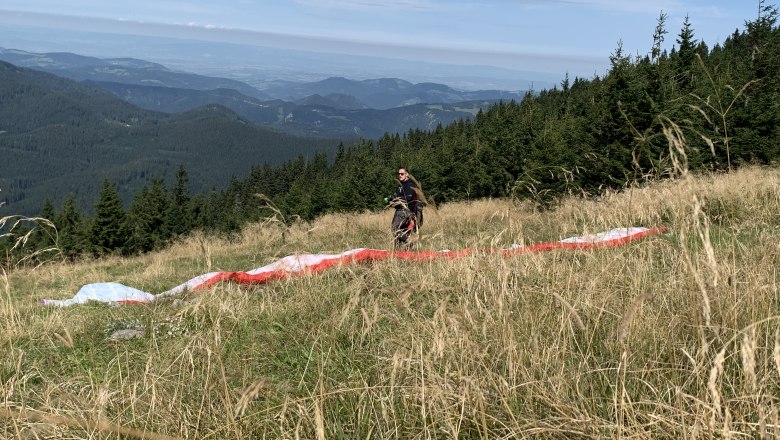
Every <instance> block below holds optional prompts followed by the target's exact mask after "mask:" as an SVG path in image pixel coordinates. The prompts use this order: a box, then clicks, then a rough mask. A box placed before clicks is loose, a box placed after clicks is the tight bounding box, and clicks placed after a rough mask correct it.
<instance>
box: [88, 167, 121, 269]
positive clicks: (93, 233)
mask: <svg viewBox="0 0 780 440" xmlns="http://www.w3.org/2000/svg"><path fill="white" fill-rule="evenodd" d="M129 235H130V234H129V231H128V227H127V214H126V213H125V210H124V208H123V207H122V201H121V199H120V198H119V192H118V191H117V188H116V185H115V184H113V183H111V182H110V181H109V180H108V179H104V180H103V189H102V190H101V191H100V198H99V199H98V201H97V203H96V204H95V218H94V220H93V222H92V227H91V230H90V236H89V241H90V244H91V245H92V251H93V252H94V253H95V254H97V255H102V254H107V253H112V252H117V251H120V252H124V251H126V246H127V244H128V239H129Z"/></svg>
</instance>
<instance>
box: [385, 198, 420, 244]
mask: <svg viewBox="0 0 780 440" xmlns="http://www.w3.org/2000/svg"><path fill="white" fill-rule="evenodd" d="M412 203H415V204H416V206H417V209H416V212H414V211H412V210H411V209H409V205H408V204H407V203H406V200H404V199H403V198H401V197H396V198H394V199H393V200H391V201H390V206H391V207H393V208H395V215H394V216H393V223H392V228H393V248H394V249H396V250H411V249H412V248H413V247H414V239H415V237H417V232H418V231H419V229H420V227H421V226H422V224H423V211H422V206H421V205H422V204H421V203H420V201H419V200H417V197H415V198H414V200H412Z"/></svg>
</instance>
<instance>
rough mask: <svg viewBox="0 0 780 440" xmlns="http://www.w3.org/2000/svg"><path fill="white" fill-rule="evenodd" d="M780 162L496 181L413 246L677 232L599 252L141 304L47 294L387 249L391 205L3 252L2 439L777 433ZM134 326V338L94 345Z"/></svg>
mask: <svg viewBox="0 0 780 440" xmlns="http://www.w3.org/2000/svg"><path fill="white" fill-rule="evenodd" d="M777 176H778V175H777V172H776V170H774V169H758V168H749V169H744V170H740V171H738V172H736V173H734V174H731V175H717V176H699V177H696V178H694V179H683V180H679V181H676V182H658V183H655V184H651V185H648V186H646V187H644V188H640V189H633V190H632V191H631V192H624V193H617V194H612V195H608V196H606V197H604V198H602V199H601V200H599V201H584V200H580V199H576V198H572V199H568V200H566V201H564V202H563V203H561V204H560V206H558V207H557V208H556V209H555V210H552V211H546V212H543V213H540V212H537V211H535V210H533V209H532V207H531V206H530V205H526V204H523V203H513V202H510V201H506V200H485V201H478V202H470V203H461V204H454V205H445V206H442V207H440V208H439V209H438V210H437V211H432V210H431V211H430V212H429V213H427V216H426V225H425V229H424V230H423V234H422V238H421V240H420V242H419V245H420V248H421V249H423V250H428V249H432V250H438V249H443V248H449V249H460V248H463V247H477V248H482V247H508V246H509V245H510V244H512V243H524V244H532V243H537V242H541V241H547V240H558V239H561V238H564V237H566V236H571V235H577V234H581V233H590V232H600V231H604V230H607V229H611V228H613V227H619V226H635V225H644V226H666V227H668V228H669V233H667V234H664V235H662V236H654V237H648V238H646V239H644V240H641V241H638V242H634V243H630V244H628V245H625V246H622V247H617V248H609V249H598V250H594V251H568V250H558V251H553V252H546V253H540V254H522V255H516V256H511V257H506V258H504V257H501V256H499V255H495V254H486V253H475V254H472V255H469V256H466V257H464V258H461V259H457V260H446V261H444V260H439V261H429V262H421V263H412V262H403V261H398V260H385V261H380V262H375V263H371V264H361V265H349V266H344V267H339V268H332V269H329V270H328V271H326V272H323V273H320V274H317V275H310V276H302V277H294V278H290V279H287V280H282V281H278V282H274V283H270V284H267V285H259V286H257V285H256V286H238V285H234V284H230V283H224V284H219V285H216V286H214V287H213V288H211V289H209V290H205V291H199V292H190V293H187V294H186V295H181V296H179V297H168V298H164V299H161V300H159V301H157V302H155V303H153V304H150V305H144V306H122V307H111V306H107V305H102V304H88V305H82V306H74V307H70V308H66V309H49V308H43V307H41V306H39V305H37V304H36V301H37V300H38V299H40V298H67V297H70V296H71V295H72V294H73V293H75V292H76V291H77V290H78V288H79V287H81V286H82V285H83V284H86V283H89V282H98V281H118V282H122V283H125V284H127V285H131V286H133V287H137V288H141V289H143V290H146V291H151V292H161V291H164V290H167V289H169V288H171V287H173V286H174V285H177V284H179V283H181V282H184V281H186V280H187V279H189V278H191V277H193V276H196V275H200V274H202V273H206V272H208V271H215V270H249V269H252V268H255V267H259V266H262V265H265V264H268V263H270V262H272V261H274V260H276V259H278V258H280V257H284V256H286V255H289V254H293V253H308V252H326V253H336V252H341V251H344V250H346V249H350V248H354V247H373V248H387V247H388V246H389V244H390V238H389V231H388V223H389V221H390V214H389V213H388V212H379V213H365V214H360V215H349V216H346V215H344V216H339V215H330V216H326V217H323V218H321V219H318V220H316V221H315V222H313V223H310V224H308V223H299V224H295V225H293V226H290V227H289V228H286V227H281V226H279V225H269V224H264V225H252V226H250V227H248V228H247V229H246V230H245V231H244V233H243V234H242V237H241V239H240V240H233V241H222V240H218V239H204V238H202V237H200V238H199V237H193V238H191V239H189V240H187V241H184V242H182V243H180V244H177V245H176V246H174V247H172V248H170V249H167V250H165V251H161V252H159V253H156V254H151V255H147V256H143V257H135V258H128V259H121V258H112V259H107V260H101V261H85V262H80V263H75V264H66V263H53V264H50V265H47V266H43V267H39V268H37V269H26V268H19V269H16V270H14V271H13V272H11V273H10V274H8V276H7V277H6V278H3V279H2V280H3V281H2V282H0V287H2V288H0V353H2V355H0V396H2V397H3V403H2V404H0V409H2V411H0V421H1V422H0V438H19V437H22V438H35V436H36V435H38V436H39V437H42V438H43V437H46V436H48V437H49V438H90V439H103V438H105V439H114V438H120V437H122V436H124V437H125V438H133V437H135V438H143V435H147V437H146V438H164V437H163V436H171V437H175V438H214V439H224V438H236V439H239V438H344V439H352V438H448V439H449V438H527V437H532V438H561V439H568V438H623V437H631V438H653V439H655V438H675V439H677V438H712V437H729V436H731V437H750V438H760V437H761V436H762V435H765V436H767V437H769V436H771V435H775V434H773V433H775V432H776V431H777V430H778V429H780V422H779V421H778V419H779V416H778V411H777V409H776V408H778V405H777V404H778V402H780V387H779V386H778V385H780V334H779V333H778V331H777V328H778V327H777V325H778V323H779V322H780V314H778V304H780V294H779V292H778V287H777V267H780V255H779V254H780V253H778V252H777V250H776V248H777V243H778V241H779V239H780V228H778V227H777V222H778V220H777V218H778V216H777V213H778V212H780V202H779V201H778V198H777V197H774V196H771V194H773V193H774V194H777V189H778V188H780V180H779V179H778V177H777ZM744 182H749V184H747V183H744ZM697 206H698V208H697ZM347 219H350V221H352V222H354V223H353V224H352V225H351V227H349V228H338V227H334V225H339V224H343V222H345V221H346V220H347ZM134 322H138V323H140V324H142V325H143V326H144V327H145V328H146V330H147V331H146V336H145V337H143V338H140V339H133V340H128V341H110V340H107V338H106V336H107V333H108V330H109V329H111V328H116V327H117V326H122V325H126V324H127V323H134ZM721 352H722V353H723V355H722V357H721V356H719V353H721ZM23 409H24V410H25V411H26V412H22V410H23ZM56 417H60V418H59V419H57V418H56ZM79 421H81V422H83V423H87V424H89V426H90V428H88V429H84V428H83V427H82V428H79V427H78V425H77V424H76V422H79ZM101 423H102V424H101ZM123 430H124V431H123ZM142 432H146V433H147V434H143V435H142ZM724 433H725V434H724Z"/></svg>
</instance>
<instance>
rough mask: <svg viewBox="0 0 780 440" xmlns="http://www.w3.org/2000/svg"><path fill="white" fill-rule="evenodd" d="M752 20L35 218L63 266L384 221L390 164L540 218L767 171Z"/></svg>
mask: <svg viewBox="0 0 780 440" xmlns="http://www.w3.org/2000/svg"><path fill="white" fill-rule="evenodd" d="M758 11H759V14H758V16H757V17H756V19H755V20H751V21H746V23H745V29H744V30H739V29H737V30H735V31H734V32H733V33H732V34H731V35H730V36H729V37H727V38H726V39H725V41H724V42H723V43H722V44H716V45H715V46H714V47H712V48H710V47H708V46H707V44H706V43H705V42H703V41H700V40H697V39H696V37H695V29H694V26H693V23H692V22H691V20H690V19H689V18H687V17H686V19H685V21H684V23H683V27H682V29H680V31H679V32H678V33H677V35H676V38H675V44H674V45H673V47H672V49H671V50H668V51H667V50H664V49H663V43H664V41H665V38H666V36H667V34H668V32H667V30H666V19H667V16H666V15H665V14H663V13H661V14H660V16H659V17H658V21H657V26H656V28H655V30H654V33H653V44H652V47H650V48H649V50H648V53H647V54H645V55H642V56H632V55H629V54H627V53H625V52H624V50H623V48H622V45H621V44H620V43H618V46H617V48H616V49H615V50H614V52H613V53H611V54H610V63H611V64H610V69H609V71H608V72H607V73H606V74H605V75H604V76H603V77H599V76H596V77H594V78H592V79H583V78H574V79H570V78H569V77H568V76H567V77H566V78H564V79H563V81H561V84H560V85H559V86H556V87H553V88H552V89H549V90H543V91H541V92H539V93H531V92H529V93H527V94H526V95H525V97H524V98H523V99H521V100H520V101H519V102H517V101H509V102H500V103H497V104H495V105H493V106H491V107H490V108H488V109H486V110H484V111H480V112H479V113H478V114H477V115H476V116H475V117H474V118H472V119H468V120H460V121H457V122H454V123H452V124H449V125H447V126H441V125H440V126H438V127H436V128H435V129H433V130H429V131H422V130H409V131H408V132H406V133H403V134H389V133H388V134H385V135H384V136H382V137H381V138H379V139H372V140H369V139H363V140H360V141H359V142H358V143H356V144H355V145H352V146H350V147H348V148H346V147H344V145H339V147H338V149H337V151H336V153H335V154H333V155H332V156H331V157H329V156H328V155H327V154H326V153H325V152H321V153H318V154H315V155H314V156H312V157H310V158H308V159H306V158H304V157H303V156H299V157H298V158H296V159H294V160H291V161H288V162H286V163H283V164H282V165H279V166H271V165H262V166H255V167H253V168H252V170H251V172H250V173H249V175H248V176H247V177H245V178H243V179H238V178H233V179H232V180H231V181H230V183H229V184H228V185H227V186H226V187H224V188H222V189H219V190H214V191H211V192H210V193H207V194H206V193H201V194H197V195H195V196H190V194H189V193H188V191H187V173H186V171H185V170H184V168H180V170H179V173H178V175H177V180H176V182H175V183H174V184H173V185H172V187H171V188H166V186H165V184H164V182H163V181H162V180H160V179H158V180H155V181H153V182H152V183H151V184H150V185H148V186H147V187H145V188H143V190H142V191H141V192H139V193H138V194H136V195H135V197H134V199H133V201H132V203H131V204H130V206H129V207H128V209H127V210H125V209H124V208H123V207H122V205H121V203H120V201H119V198H118V196H117V195H116V189H115V187H114V186H113V185H112V184H111V182H109V181H105V182H104V185H103V190H102V192H101V195H100V198H99V200H98V202H97V204H96V205H95V217H94V218H90V219H85V218H84V217H83V216H80V215H79V214H78V212H77V210H74V209H73V207H72V206H71V205H72V203H70V202H69V201H68V200H66V202H65V203H64V204H63V206H62V208H61V209H60V210H59V212H54V210H53V209H52V208H51V207H47V208H45V210H44V211H45V212H44V214H43V216H44V217H45V216H47V215H50V216H51V218H54V219H55V221H54V224H55V225H56V226H57V229H58V234H59V239H58V240H59V242H58V243H57V245H58V246H59V247H60V248H61V249H62V251H63V252H65V253H66V254H67V255H73V256H78V255H82V254H94V255H101V254H104V253H114V252H120V253H123V254H132V253H138V252H147V251H149V250H152V249H157V248H160V247H162V246H165V245H166V244H167V243H169V242H170V240H171V239H172V238H173V237H177V236H181V235H184V234H187V233H189V232H191V231H193V230H196V229H202V230H205V231H211V232H216V233H232V232H235V231H238V230H240V228H241V226H242V225H243V224H244V223H246V222H253V221H257V220H260V219H263V218H267V217H268V216H271V215H276V216H280V217H281V219H282V220H284V221H288V222H290V221H295V220H296V219H302V220H311V219H313V218H315V217H317V216H319V215H322V214H324V213H329V212H354V211H363V210H374V209H379V208H381V207H383V198H384V197H386V196H388V195H389V194H391V192H392V191H393V189H394V187H395V185H396V184H397V183H396V182H395V181H394V180H393V176H394V172H395V171H396V169H397V168H398V167H399V166H405V167H408V168H409V169H410V171H411V173H412V174H413V175H414V176H415V177H416V178H417V179H418V180H419V181H420V182H421V183H422V185H423V189H424V191H425V193H426V195H427V196H428V199H429V201H430V202H431V203H444V202H451V201H458V200H467V199H476V198H483V197H507V196H511V197H518V198H525V199H527V198H530V199H532V200H534V201H536V202H537V204H538V206H539V207H540V208H542V209H544V208H549V207H550V206H554V204H555V203H556V201H557V200H559V199H560V197H561V196H562V195H565V194H572V193H575V194H581V195H583V196H585V197H588V196H593V195H598V194H600V193H602V192H603V191H605V190H607V189H619V188H622V187H624V186H625V185H628V184H633V183H642V182H645V181H647V180H648V179H658V178H665V177H669V176H674V175H676V174H678V173H679V172H681V171H683V170H691V171H694V172H695V171H704V170H707V171H715V172H718V171H728V170H731V169H733V168H735V167H739V166H742V165H744V164H750V163H757V164H772V163H774V162H776V161H777V160H778V158H779V156H780V144H778V135H779V134H780V71H778V69H780V57H778V55H779V53H778V52H780V31H779V30H778V27H777V19H778V9H777V7H776V6H774V5H770V4H767V3H765V2H764V1H759V8H758ZM46 211H47V212H46ZM77 231H80V232H77ZM6 247H7V245H6Z"/></svg>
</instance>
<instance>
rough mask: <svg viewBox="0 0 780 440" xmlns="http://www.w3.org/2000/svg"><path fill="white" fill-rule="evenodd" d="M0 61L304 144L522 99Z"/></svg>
mask: <svg viewBox="0 0 780 440" xmlns="http://www.w3.org/2000/svg"><path fill="white" fill-rule="evenodd" d="M0 60H2V61H6V62H9V63H12V64H14V65H17V66H20V67H27V68H31V69H36V70H42V71H46V72H49V73H53V74H55V75H58V76H62V77H65V78H70V79H73V80H76V81H84V82H90V83H92V84H94V85H96V86H98V87H101V88H103V89H105V90H108V91H110V92H111V93H113V94H114V95H116V96H118V97H120V98H122V99H123V100H125V101H127V102H129V103H132V104H134V105H137V106H139V107H141V108H145V109H149V110H157V111H161V112H166V113H176V112H181V111H187V110H192V109H194V108H197V107H199V106H202V105H206V104H212V103H214V104H220V105H223V106H225V107H227V108H229V109H231V110H233V111H235V112H236V113H238V114H239V115H241V116H243V117H245V118H246V119H247V120H249V121H252V122H255V123H258V124H263V125H267V126H270V127H274V128H276V129H280V130H283V131H287V132H290V133H293V134H296V135H304V136H319V137H340V138H354V137H357V136H360V137H365V138H378V137H380V136H382V135H383V134H384V133H398V132H405V131H408V130H409V129H415V128H419V129H425V130H428V129H432V128H434V127H435V126H436V125H437V124H448V123H451V122H453V121H456V120H459V119H467V118H470V117H473V116H474V114H476V112H477V111H479V109H480V108H486V107H487V106H489V105H490V104H491V103H493V102H496V101H497V100H500V99H503V100H511V99H515V100H519V99H521V98H522V96H521V95H520V94H519V93H518V92H508V91H501V90H482V91H468V92H466V91H458V90H455V89H453V88H451V87H449V86H446V85H442V84H435V83H419V84H412V83H410V82H408V81H404V80H400V79H395V78H383V79H375V80H362V81H355V80H350V79H346V78H339V77H333V78H328V79H325V80H322V81H316V82H308V83H296V82H283V81H276V82H275V83H274V85H273V86H271V87H269V88H267V89H264V90H258V89H256V88H254V87H252V86H250V85H248V84H246V83H243V82H241V81H236V80H231V79H226V78H218V77H208V76H203V75H196V74H192V73H186V72H176V71H172V70H170V69H168V68H166V67H165V66H162V65H160V64H157V63H151V62H148V61H143V60H138V59H132V58H114V59H100V58H93V57H85V56H81V55H76V54H72V53H64V52H62V53H32V52H26V51H20V50H13V49H2V48H0ZM399 109H402V110H399Z"/></svg>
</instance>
